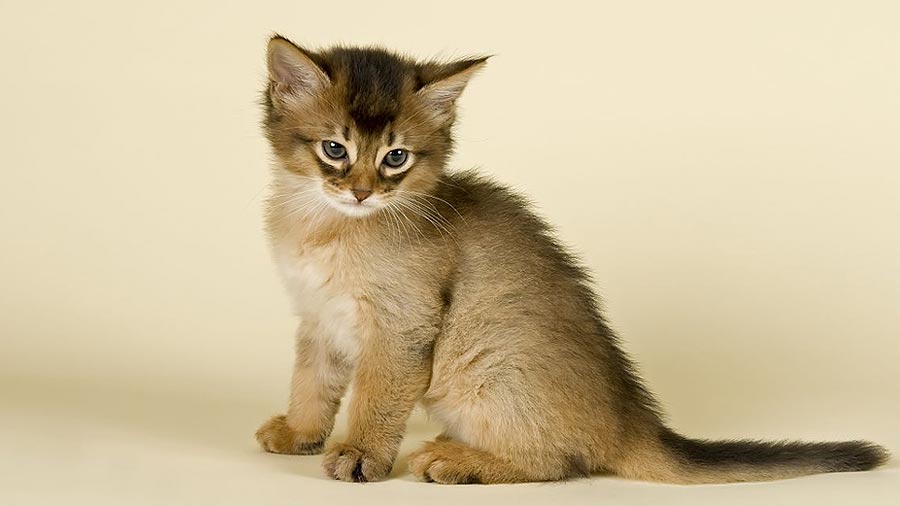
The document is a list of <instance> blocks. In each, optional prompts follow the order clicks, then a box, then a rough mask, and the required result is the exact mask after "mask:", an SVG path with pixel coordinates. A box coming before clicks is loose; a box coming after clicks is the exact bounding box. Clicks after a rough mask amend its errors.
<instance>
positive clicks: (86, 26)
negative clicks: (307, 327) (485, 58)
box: [0, 0, 900, 505]
mask: <svg viewBox="0 0 900 506" xmlns="http://www.w3.org/2000/svg"><path fill="white" fill-rule="evenodd" d="M54 4H55V5H54ZM523 5H524V4H522V5H519V6H516V7H513V6H512V3H510V5H507V6H502V7H501V6H500V5H498V3H490V2H485V1H477V2H470V1H454V2H435V3H426V2H422V1H421V0H419V1H410V2H407V1H394V2H360V1H349V0H348V1H343V2H306V1H296V0H295V1H290V2H287V1H285V2H243V3H230V2H222V1H216V2H212V1H210V2H196V1H195V2H174V1H167V2H145V3H144V4H142V5H138V3H134V2H97V1H92V2H61V1H58V2H29V3H26V2H15V3H14V2H10V1H5V0H4V1H3V2H2V3H0V24H2V26H0V28H2V29H0V62H2V67H3V69H4V70H3V78H2V81H0V139H2V149H0V171H2V172H0V176H2V179H0V181H2V184H0V231H2V243H0V245H2V249H0V280H2V286H3V288H2V290H0V333H2V334H0V448H2V450H0V503H2V504H9V505H12V504H61V503H67V504H75V503H77V502H78V501H81V500H83V501H89V502H90V503H92V504H143V503H166V504H176V503H184V504H203V503H207V502H209V503H219V504H222V503H228V502H231V503H234V504H270V503H271V504H351V503H356V504H358V503H359V502H360V501H366V503H375V504H381V503H385V504H386V503H391V502H409V501H412V500H413V499H414V498H422V499H425V500H427V501H428V503H429V504H459V503H461V502H467V503H469V504H476V503H478V502H479V501H491V502H492V503H493V502H497V501H502V500H505V499H509V500H512V499H515V500H517V501H518V502H519V503H520V504H525V503H527V502H529V501H533V502H535V503H536V504H538V503H547V502H549V501H563V502H571V503H579V502H580V503H585V504H588V503H589V504H657V503H675V502H681V501H683V502H685V503H689V504H695V505H696V504H723V503H729V504H740V503H760V504H782V503H792V504H797V503H811V504H812V503H815V504H848V503H859V504H863V503H865V504H889V503H892V504H896V501H897V500H898V497H900V480H898V478H900V471H898V469H897V465H896V464H891V465H890V466H889V467H888V469H886V470H883V471H878V472H875V473H867V474H855V475H841V476H837V475H832V476H818V477H810V478H804V479H799V480H793V481H787V482H780V483H773V484H761V485H760V484H756V485H735V486H718V487H693V488H680V487H668V486H659V485H648V484H640V483H633V482H625V481H621V480H616V479H611V478H595V479H593V480H583V481H579V482H575V483H570V484H564V485H523V486H511V487H510V486H508V487H457V488H452V487H439V486H434V485H426V484H418V483H414V482H413V481H411V478H410V477H409V476H408V475H407V474H405V470H404V469H403V467H402V466H403V462H402V461H401V462H400V465H398V466H397V468H396V469H395V479H393V480H391V481H389V482H386V483H381V484H375V485H365V486H361V485H347V484H342V483H335V482H330V481H327V480H325V479H324V478H323V477H322V475H321V473H320V472H319V467H318V466H319V459H318V457H302V458H301V457H294V458H292V457H277V456H272V455H265V454H262V453H261V452H259V451H258V450H257V449H256V447H255V444H254V442H253V440H252V433H253V431H254V430H255V428H256V426H257V424H258V423H260V422H261V421H263V420H264V419H265V418H266V417H267V416H268V415H270V414H272V413H273V412H275V411H278V410H281V409H282V407H283V406H284V402H285V397H286V393H287V380H288V374H289V369H290V361H291V346H292V344H291V333H292V327H293V321H292V318H291V317H290V314H289V310H288V305H287V300H286V297H285V296H284V294H283V293H282V289H281V287H280V284H279V282H278V280H277V279H276V277H275V273H274V269H273V268H272V266H271V265H270V261H269V257H268V253H267V250H266V246H265V241H264V237H263V234H262V233H261V226H260V225H261V204H262V199H263V197H264V195H265V190H264V188H265V185H266V181H267V176H268V174H267V164H268V160H269V155H268V152H267V147H266V145H265V143H264V141H263V139H262V136H261V134H260V131H259V128H258V121H259V118H260V112H259V108H258V107H257V106H256V104H255V101H256V100H257V95H258V91H259V90H260V88H261V84H262V82H263V79H264V65H263V52H264V47H265V42H266V38H267V36H268V34H269V33H270V32H272V31H279V32H282V33H284V34H285V35H288V36H290V37H292V38H294V39H295V40H297V41H298V42H301V43H305V44H308V45H310V46H320V45H327V44H331V43H334V42H338V41H343V42H348V43H378V44H383V45H387V46H389V47H392V48H395V49H399V50H403V51H406V52H409V53H410V54H413V55H415V56H419V57H428V56H433V55H444V56H453V55H465V54H470V53H483V52H486V53H494V54H496V55H497V56H496V58H494V59H493V60H492V61H491V62H490V65H489V68H488V70H487V71H485V72H484V73H483V74H482V75H481V76H479V77H478V78H477V79H476V80H475V81H474V82H473V83H472V85H471V87H470V88H469V89H468V90H467V91H466V95H465V97H464V99H463V101H462V106H463V108H464V111H463V114H462V117H461V121H460V124H459V128H458V140H459V144H458V145H459V150H458V151H459V153H458V155H457V156H456V158H455V161H454V164H453V165H454V166H455V167H458V168H467V167H472V166H479V167H481V168H482V170H484V171H485V172H487V173H490V174H492V175H494V176H495V177H496V178H498V179H500V180H502V181H504V182H507V183H509V184H511V185H513V186H515V187H517V188H519V189H520V190H521V191H523V192H525V193H526V194H528V195H529V196H530V197H531V198H532V199H533V200H534V201H535V202H536V204H537V206H538V208H539V209H540V212H541V213H542V214H543V215H544V216H546V217H547V218H548V219H549V220H551V221H552V222H553V223H554V224H556V225H557V226H558V228H559V233H560V236H561V237H562V238H563V239H564V240H565V242H567V243H568V244H569V245H571V246H572V247H573V248H574V250H576V251H577V252H579V253H580V254H581V255H582V257H583V258H584V260H585V262H586V263H587V265H589V266H590V268H591V269H592V270H593V271H594V273H595V274H596V279H597V285H598V288H599V289H600V290H601V291H602V294H603V295H604V298H605V301H606V308H607V313H608V315H609V317H610V319H611V321H612V322H613V323H614V325H615V327H616V328H617V329H618V330H619V331H620V332H621V334H622V336H623V337H624V340H625V342H626V345H627V349H628V350H629V351H630V352H631V353H632V354H633V355H634V357H635V358H636V359H637V360H638V362H639V363H640V364H641V365H642V370H643V372H644V375H645V376H646V378H647V380H648V382H649V384H650V385H651V387H652V388H653V390H654V391H655V392H657V393H658V395H659V397H660V398H661V399H662V401H663V404H664V405H665V406H666V408H667V410H668V412H669V413H670V414H671V420H672V422H673V424H674V425H675V426H676V427H678V428H679V429H681V430H682V431H684V432H686V433H688V434H693V435H698V436H699V435H703V436H709V437H734V436H747V437H776V438H777V437H790V438H806V439H826V438H871V439H874V440H877V441H879V442H882V443H884V444H886V445H888V446H889V447H891V448H893V449H894V450H898V449H900V434H898V429H897V428H898V427H900V421H898V415H900V381H898V380H900V373H898V367H897V364H898V363H900V344H898V338H900V311H898V310H900V233H898V230H900V199H898V193H900V142H898V140H900V65H898V61H900V59H898V58H900V57H898V53H900V30H898V23H900V7H898V5H900V4H898V3H897V2H893V1H889V0H886V1H882V2H875V1H849V0H848V1H843V2H840V1H769V0H765V1H755V2H717V1H706V2H701V1H681V2H663V1H660V2H606V1H604V2H590V3H588V2H585V3H584V4H578V3H567V2H562V1H554V2H550V3H548V4H547V5H543V6H542V7H539V8H532V7H524V6H523ZM410 429H411V432H410V436H409V437H408V439H407V446H405V447H404V453H405V452H406V451H407V449H408V448H410V447H411V446H412V445H414V444H415V443H416V441H419V440H421V439H423V438H425V437H428V436H429V435H430V434H432V433H433V432H434V430H435V428H434V427H433V426H431V425H429V424H427V422H426V421H425V419H424V417H423V416H422V415H420V414H417V415H416V416H415V417H414V419H413V421H412V422H411V424H410Z"/></svg>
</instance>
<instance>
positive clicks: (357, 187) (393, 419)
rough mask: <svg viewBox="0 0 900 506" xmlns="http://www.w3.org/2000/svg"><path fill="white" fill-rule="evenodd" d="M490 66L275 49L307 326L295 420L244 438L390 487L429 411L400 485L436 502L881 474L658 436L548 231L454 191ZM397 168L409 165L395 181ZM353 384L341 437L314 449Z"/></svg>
mask: <svg viewBox="0 0 900 506" xmlns="http://www.w3.org/2000/svg"><path fill="white" fill-rule="evenodd" d="M484 62H485V59H484V58H472V59H465V60H460V61H456V62H450V63H439V62H425V63H421V62H415V61H413V60H410V59H407V58H403V57H399V56H396V55H393V54H391V53H388V52H386V51H384V50H381V49H371V48H369V49H366V48H340V47H338V48H333V49H329V50H326V51H320V52H313V51H308V50H305V49H303V48H300V47H298V46H296V45H294V44H292V43H291V42H289V41H287V40H286V39H284V38H281V37H275V38H273V39H272V40H271V41H270V44H269V53H268V63H269V85H268V87H267V90H266V94H265V111H266V118H265V122H264V127H265V132H266V135H267V136H268V138H269V141H270V143H271V145H272V149H273V152H274V154H275V158H276V163H275V167H274V169H273V174H274V181H273V186H272V188H273V191H272V195H271V197H270V199H269V206H268V213H267V229H268V232H269V235H270V239H271V245H272V251H273V255H274V258H275V261H276V264H277V265H278V268H279V271H280V273H281V275H282V278H283V279H284V281H285V285H286V287H287V289H288V292H289V294H290V296H291V297H292V299H293V303H294V308H295V311H296V312H297V315H298V316H299V318H300V323H299V326H298V331H297V349H296V365H295V369H294V374H293V381H292V388H291V399H290V403H289V406H288V411H287V413H286V415H281V416H276V417H274V418H272V419H271V420H269V421H268V422H267V423H266V424H264V425H263V426H262V427H261V428H260V430H259V431H258V432H257V438H258V439H259V442H260V444H261V445H262V446H263V447H264V448H265V449H266V450H268V451H271V452H277V453H294V454H304V453H318V452H320V451H323V450H324V451H325V461H324V467H325V471H326V473H327V474H328V475H329V476H331V477H333V478H335V479H339V480H345V481H357V482H359V481H371V480H378V479H382V478H384V477H385V476H386V475H387V473H388V472H389V471H390V469H391V467H392V465H393V462H394V459H395V458H396V455H397V448H398V446H399V444H400V441H401V439H402V437H403V431H404V428H405V423H406V419H407V417H408V415H409V413H410V411H411V410H412V408H413V406H414V405H415V404H416V403H421V404H423V405H424V406H425V407H426V408H427V409H428V410H429V412H430V414H431V415H432V416H433V417H434V418H435V419H437V420H438V421H440V422H441V423H442V424H443V425H444V433H443V434H442V435H441V437H439V438H438V439H437V440H435V441H433V442H429V443H427V444H426V445H424V446H423V447H422V448H421V449H420V450H418V451H417V452H415V453H414V454H413V455H412V456H411V457H410V469H411V471H412V472H413V473H414V474H415V475H416V476H418V477H420V478H422V479H424V480H429V481H437V482H441V483H511V482H523V481H544V480H560V479H565V478H570V477H575V476H586V475H589V474H591V473H594V472H599V471H606V472H613V473H617V474H619V475H621V476H624V477H628V478H634V479H643V480H654V481H664V482H671V483H710V482H726V481H747V480H768V479H777V478H786V477H791V476H798V475H801V474H809V473H815V472H828V471H856V470H863V469H870V468H872V467H874V466H877V465H878V464H880V463H882V462H883V461H884V460H885V459H886V455H887V454H886V452H885V450H884V449H883V448H881V447H878V446H876V445H873V444H871V443H866V442H847V443H766V442H754V441H728V442H708V441H700V440H694V439H689V438H685V437H682V436H679V435H677V434H676V433H674V432H672V431H671V430H669V429H668V428H667V427H666V426H665V425H664V424H663V421H662V419H661V416H660V414H659V411H658V409H657V407H656V403H655V402H654V400H653V398H652V396H651V395H650V394H649V392H648V391H647V390H646V389H645V388H644V387H643V385H642V383H641V381H640V379H639V378H638V376H637V374H636V373H635V370H634V367H633V365H632V363H631V361H630V360H629V359H628V357H627V356H626V355H625V354H624V353H623V352H622V351H621V349H620V347H619V341H618V339H617V338H616V336H615V335H614V334H613V332H612V331H611V330H610V329H609V327H608V326H607V324H606V322H605V320H604V319H603V317H602V315H601V313H600V311H599V309H598V304H597V302H596V298H595V295H594V293H593V291H592V288H591V286H590V280H589V278H588V276H587V274H586V272H585V270H584V269H583V268H582V267H581V266H580V265H579V263H578V262H577V261H576V259H574V258H573V257H572V256H570V255H569V254H568V253H567V252H566V251H565V250H564V249H563V248H562V247H561V246H560V245H559V243H558V242H557V241H556V239H555V238H554V237H553V234H552V233H551V231H550V229H549V228H548V226H547V225H546V224H545V223H544V222H543V221H542V220H540V219H539V218H538V217H536V216H535V215H534V214H533V213H532V212H531V211H529V206H528V203H527V202H526V201H525V200H524V199H522V198H521V197H519V196H518V195H516V194H515V193H513V192H511V191H510V190H508V189H506V188H504V187H502V186H500V185H498V184H496V183H493V182H491V181H489V180H487V179H485V178H483V177H480V176H478V175H476V174H474V173H456V174H451V173H448V172H446V170H445V169H446V162H447V159H448V157H449V155H450V152H451V149H452V144H453V143H452V136H451V127H452V125H453V122H454V119H455V102H456V99H457V98H458V97H459V95H460V93H461V92H462V91H463V89H464V87H465V86H466V83H467V82H468V80H469V79H470V78H471V77H472V75H473V74H474V73H475V72H476V71H478V70H479V69H480V68H481V67H483V65H484ZM323 142H331V143H335V144H336V145H338V147H339V148H343V151H341V150H340V149H338V150H337V151H333V152H335V153H337V154H338V155H341V156H330V155H328V152H326V151H324V147H323V146H324V145H323V144H322V143H323ZM392 150H399V151H397V152H398V153H400V152H404V153H405V155H404V156H405V158H403V159H404V160H406V161H405V162H404V164H403V165H402V166H399V167H394V166H391V165H390V164H389V163H388V160H387V159H386V158H385V157H386V153H389V152H391V151H392ZM351 383H352V384H353V385H354V394H353V398H352V399H351V401H350V406H349V429H350V430H349V436H348V439H347V440H346V441H343V442H339V443H333V444H331V445H330V446H328V447H326V446H325V441H326V439H327V438H328V437H329V435H330V434H331V430H332V427H333V424H334V416H335V413H336V411H337V409H338V406H339V404H340V402H341V398H342V397H343V395H344V393H345V392H346V389H347V386H348V385H349V384H351Z"/></svg>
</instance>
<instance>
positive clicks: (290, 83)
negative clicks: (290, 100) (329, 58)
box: [267, 35, 330, 101]
mask: <svg viewBox="0 0 900 506" xmlns="http://www.w3.org/2000/svg"><path fill="white" fill-rule="evenodd" d="M267 62H268V66H269V90H270V93H271V94H272V98H273V99H278V101H283V100H284V99H285V98H287V97H289V96H302V95H309V96H314V95H316V94H318V93H319V92H321V91H322V90H323V89H325V87H326V86H328V85H329V83H330V80H329V79H328V76H327V75H326V74H325V72H324V71H323V70H322V69H321V68H320V67H319V66H318V65H317V64H316V62H314V61H313V60H312V58H311V57H310V56H309V53H308V52H307V51H306V50H304V49H302V48H301V47H299V46H297V45H296V44H294V43H293V42H291V41H289V40H287V39H285V38H284V37H281V36H278V35H276V36H274V37H272V39H271V40H269V49H268V56H267Z"/></svg>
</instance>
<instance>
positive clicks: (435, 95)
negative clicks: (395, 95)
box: [416, 56, 490, 117]
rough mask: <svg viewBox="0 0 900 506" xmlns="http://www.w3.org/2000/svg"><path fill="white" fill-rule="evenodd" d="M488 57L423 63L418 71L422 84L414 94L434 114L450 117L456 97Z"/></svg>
mask: <svg viewBox="0 0 900 506" xmlns="http://www.w3.org/2000/svg"><path fill="white" fill-rule="evenodd" d="M488 58H490V56H483V57H480V58H469V59H465V60H459V61H455V62H452V63H445V64H434V63H429V64H426V65H423V66H422V67H420V72H419V79H420V81H421V82H422V83H423V85H422V86H421V88H419V90H418V91H417V92H416V94H417V95H419V97H420V98H421V99H422V101H423V103H424V104H425V106H426V107H428V108H429V109H431V110H432V112H434V113H435V114H436V115H438V116H445V115H447V116H448V117H452V115H453V108H454V106H455V105H456V99H458V98H459V96H460V95H461V94H462V92H463V90H464V89H465V88H466V84H468V82H469V79H471V78H472V76H474V75H475V74H476V73H478V71H479V70H481V69H482V68H484V66H485V65H486V64H487V60H488Z"/></svg>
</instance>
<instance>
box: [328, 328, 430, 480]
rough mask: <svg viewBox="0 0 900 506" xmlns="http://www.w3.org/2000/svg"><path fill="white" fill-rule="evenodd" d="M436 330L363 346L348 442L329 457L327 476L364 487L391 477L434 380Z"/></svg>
mask: <svg viewBox="0 0 900 506" xmlns="http://www.w3.org/2000/svg"><path fill="white" fill-rule="evenodd" d="M428 329H431V331H429V330H428ZM433 329H434V327H433V326H431V327H429V326H423V327H420V328H417V329H415V330H411V331H410V330H407V331H403V332H379V331H373V332H370V335H369V336H367V337H368V338H367V339H365V340H364V342H365V345H364V347H363V349H362V350H361V351H362V354H361V356H360V360H359V363H358V365H357V369H356V374H355V378H354V387H353V398H352V400H351V403H350V413H349V436H348V438H347V440H346V441H344V442H343V443H338V444H333V445H331V447H330V448H329V449H328V450H327V451H326V452H325V460H324V468H325V472H326V473H327V474H328V476H330V477H332V478H334V479H336V480H343V481H353V482H366V481H377V480H380V479H382V478H384V477H385V476H387V475H388V473H390V471H391V468H392V467H393V464H394V459H395V458H396V457H397V450H398V448H399V446H400V442H401V441H402V439H403V432H404V430H405V428H406V420H407V418H408V417H409V414H410V412H411V411H412V409H413V406H415V403H416V401H417V400H418V399H419V398H420V397H421V396H422V394H423V393H424V392H425V390H426V389H427V387H428V382H429V380H430V378H431V350H432V346H433V340H434V334H435V332H434V330H433Z"/></svg>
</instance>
